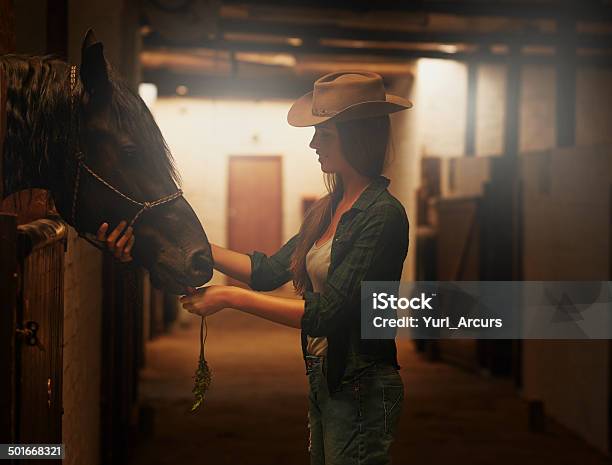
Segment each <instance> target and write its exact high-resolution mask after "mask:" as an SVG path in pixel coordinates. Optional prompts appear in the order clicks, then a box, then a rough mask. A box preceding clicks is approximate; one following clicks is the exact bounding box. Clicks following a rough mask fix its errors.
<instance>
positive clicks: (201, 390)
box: [191, 317, 212, 412]
mask: <svg viewBox="0 0 612 465" xmlns="http://www.w3.org/2000/svg"><path fill="white" fill-rule="evenodd" d="M205 327H206V318H205V317H202V322H201V323H200V360H199V361H198V368H197V369H196V372H195V382H194V385H193V390H192V391H191V392H193V394H194V396H195V400H194V401H193V405H192V406H191V412H195V411H196V410H197V409H198V408H199V407H200V405H202V402H203V401H204V395H205V394H206V391H208V388H209V387H210V383H211V381H212V372H211V370H210V368H209V367H208V363H206V358H205V357H204V342H205V341H206V336H208V327H206V336H205V335H204V328H205Z"/></svg>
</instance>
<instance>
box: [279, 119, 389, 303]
mask: <svg viewBox="0 0 612 465" xmlns="http://www.w3.org/2000/svg"><path fill="white" fill-rule="evenodd" d="M336 127H337V128H338V136H339V138H340V146H341V148H342V155H343V156H344V158H345V159H346V160H347V161H348V163H349V164H350V165H351V166H352V167H353V168H354V169H355V170H356V171H357V172H358V173H359V174H361V175H363V176H367V177H368V178H371V179H373V178H375V177H377V176H379V175H380V174H382V172H383V169H384V168H385V160H386V155H387V151H388V148H389V141H390V139H391V137H390V121H389V115H382V116H375V117H371V118H362V119H355V120H349V121H341V122H340V121H339V122H337V123H336ZM324 181H325V187H326V188H327V192H328V193H327V195H325V196H324V197H322V198H321V199H319V200H317V201H316V202H315V203H314V204H313V205H312V206H311V207H310V208H309V209H308V211H307V212H306V215H305V218H304V221H303V222H302V226H301V227H300V234H299V238H298V242H297V244H296V248H295V250H294V252H293V256H292V257H291V272H292V274H293V285H294V286H295V289H296V292H298V293H299V294H303V293H304V291H305V290H306V287H307V283H308V274H307V272H306V254H307V253H308V251H309V250H310V248H311V247H312V245H313V244H314V243H315V242H316V240H317V239H319V238H320V237H321V236H322V235H323V233H324V232H325V231H326V230H327V228H328V227H329V225H330V223H331V219H332V217H333V215H334V211H335V209H336V207H337V205H338V202H339V201H340V200H341V199H342V194H343V193H344V186H343V185H342V178H341V177H340V176H339V175H338V174H335V173H325V175H324Z"/></svg>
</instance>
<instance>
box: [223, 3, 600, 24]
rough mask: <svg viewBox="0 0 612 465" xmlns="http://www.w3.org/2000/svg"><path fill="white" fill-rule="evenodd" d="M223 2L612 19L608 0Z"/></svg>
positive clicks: (506, 15)
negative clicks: (562, 11)
mask: <svg viewBox="0 0 612 465" xmlns="http://www.w3.org/2000/svg"><path fill="white" fill-rule="evenodd" d="M223 4H224V5H236V6H238V5H241V6H257V7H263V6H268V7H283V8H287V7H302V8H304V7H306V8H321V9H335V10H337V9H346V10H350V11H353V12H369V11H401V12H403V13H437V14H449V15H459V16H500V17H512V18H534V19H536V18H540V19H542V18H552V19H554V18H555V17H557V16H558V15H559V12H560V9H564V10H565V11H567V12H568V13H569V14H571V16H572V17H574V18H576V19H582V20H595V21H608V20H612V6H611V5H610V2H608V1H606V0H573V1H572V0H570V1H568V0H557V1H553V0H551V1H547V2H546V1H540V2H536V1H534V0H512V1H509V0H499V1H492V0H455V1H443V0H429V1H428V0H377V1H371V0H334V1H333V2H330V1H329V0H265V1H263V2H261V1H255V0H223Z"/></svg>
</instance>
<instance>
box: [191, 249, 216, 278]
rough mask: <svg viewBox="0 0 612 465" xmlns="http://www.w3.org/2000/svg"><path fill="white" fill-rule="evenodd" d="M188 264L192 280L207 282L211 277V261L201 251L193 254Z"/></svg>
mask: <svg viewBox="0 0 612 465" xmlns="http://www.w3.org/2000/svg"><path fill="white" fill-rule="evenodd" d="M188 263H189V272H190V274H191V276H192V277H193V278H195V279H204V280H206V281H208V280H209V279H210V278H211V277H212V269H213V266H212V260H211V259H210V257H209V256H208V255H207V254H206V253H205V252H204V251H203V250H197V251H195V252H193V253H192V254H191V255H190V257H189V262H188Z"/></svg>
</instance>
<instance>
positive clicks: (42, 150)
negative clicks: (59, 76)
mask: <svg viewBox="0 0 612 465" xmlns="http://www.w3.org/2000/svg"><path fill="white" fill-rule="evenodd" d="M58 89H61V87H60V86H58V85H57V83H54V82H52V80H48V82H46V83H45V88H42V89H40V91H39V92H37V93H38V94H39V95H40V96H41V97H40V98H42V95H43V94H44V93H47V97H46V98H48V93H49V91H51V92H58ZM7 90H8V91H7V112H6V117H7V119H6V125H5V126H6V134H5V138H4V144H3V153H2V154H1V155H2V160H1V161H2V170H0V172H1V173H2V187H3V188H2V190H1V193H2V197H3V198H4V197H8V196H9V195H11V194H13V193H15V192H18V191H20V190H24V189H31V188H41V189H50V188H51V187H52V186H51V183H52V182H53V178H54V176H55V175H57V171H58V170H56V169H54V168H55V167H54V166H53V164H54V163H57V162H59V161H61V160H58V155H60V153H58V147H57V146H58V145H62V144H61V142H62V141H61V140H60V139H59V138H58V135H59V134H61V128H59V127H58V125H59V124H61V123H62V116H61V113H62V112H58V113H59V114H58V116H57V117H56V118H53V117H51V115H52V113H53V112H52V111H50V108H51V107H52V105H53V104H52V103H48V104H47V106H46V108H45V109H44V110H40V111H39V109H40V100H39V99H37V98H36V96H35V97H30V98H29V100H30V101H27V99H26V97H25V93H26V84H24V83H23V82H20V81H18V80H17V81H16V82H15V79H8V89H7ZM57 97H58V96H55V98H53V99H50V100H49V101H56V102H59V104H56V105H58V108H59V105H63V104H65V103H62V99H65V98H67V96H65V95H62V96H59V97H60V98H57ZM35 105H36V108H35ZM61 155H62V156H63V153H62V154H61Z"/></svg>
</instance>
